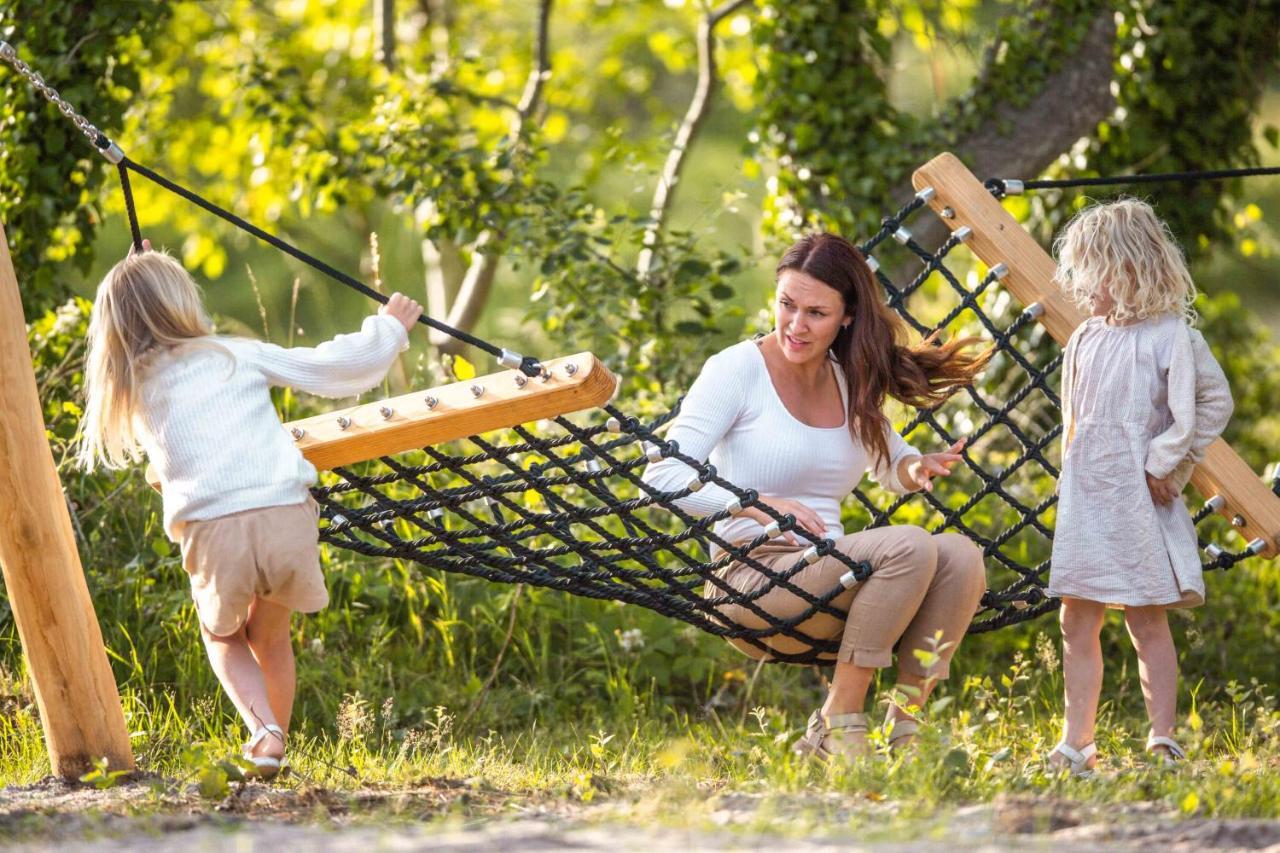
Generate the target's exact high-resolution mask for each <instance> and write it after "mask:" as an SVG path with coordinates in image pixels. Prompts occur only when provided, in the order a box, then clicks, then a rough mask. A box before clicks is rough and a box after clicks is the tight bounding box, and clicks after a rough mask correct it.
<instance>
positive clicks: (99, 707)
mask: <svg viewBox="0 0 1280 853" xmlns="http://www.w3.org/2000/svg"><path fill="white" fill-rule="evenodd" d="M0 400H3V401H4V405H3V406H0V495H3V498H0V568H2V569H3V572H4V584H5V589H6V591H7V592H8V594H9V604H10V606H11V607H12V609H13V618H14V621H15V622H16V623H17V625H18V636H19V637H20V638H21V640H22V650H23V652H24V653H25V654H26V657H27V664H28V667H29V668H30V671H31V681H32V684H33V685H34V687H35V694H36V706H37V707H38V708H39V710H40V723H41V725H42V726H43V727H44V738H45V744H46V746H47V747H48V750H49V763H50V764H51V765H52V767H53V772H54V773H55V774H57V775H59V776H65V777H75V776H79V775H80V774H82V773H84V772H86V771H88V770H89V769H91V768H92V766H93V762H94V761H96V760H98V759H101V758H105V759H107V763H108V765H109V766H110V767H111V768H112V769H116V770H127V769H131V768H132V767H133V753H132V750H131V749H130V746H129V730H128V729H127V728H126V727H125V722H124V712H123V711H122V710H121V708H120V694H119V692H118V691H117V690H116V683H115V680H114V678H113V677H112V674H111V665H110V663H108V661H107V653H106V649H105V648H104V646H103V643H102V631H101V629H100V628H99V627H98V617H97V615H96V614H95V613H94V611H93V602H92V601H91V600H90V599H89V588H88V586H87V584H86V583H85V578H84V570H83V569H82V568H81V565H80V554H79V552H78V551H77V550H76V540H75V535H74V533H73V532H72V528H71V516H70V513H69V512H68V511H67V502H66V498H65V497H64V496H63V493H62V483H61V481H60V480H59V479H58V471H57V469H56V468H55V467H54V464H53V453H52V451H51V450H50V449H49V442H48V440H47V439H46V437H45V425H44V411H43V407H42V406H41V405H40V397H39V394H38V393H37V391H36V380H35V374H34V372H33V369H32V365H31V351H30V350H29V349H28V346H27V327H26V323H25V322H23V316H22V300H21V298H20V295H19V292H18V278H17V275H16V274H15V273H14V271H13V261H12V260H11V258H10V256H9V245H8V243H7V241H6V238H5V234H4V226H3V225H0Z"/></svg>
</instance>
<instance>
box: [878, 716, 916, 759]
mask: <svg viewBox="0 0 1280 853" xmlns="http://www.w3.org/2000/svg"><path fill="white" fill-rule="evenodd" d="M884 722H885V728H886V729H887V730H888V732H889V749H891V750H893V751H894V752H897V751H898V750H900V749H909V748H910V747H911V744H912V743H913V742H914V741H915V737H916V733H917V732H919V731H920V721H919V720H917V719H916V718H915V717H903V718H902V719H900V720H885V721H884Z"/></svg>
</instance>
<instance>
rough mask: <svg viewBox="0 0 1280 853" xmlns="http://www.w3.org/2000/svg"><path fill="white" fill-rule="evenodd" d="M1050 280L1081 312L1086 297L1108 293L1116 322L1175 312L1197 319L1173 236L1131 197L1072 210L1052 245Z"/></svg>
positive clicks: (1086, 306)
mask: <svg viewBox="0 0 1280 853" xmlns="http://www.w3.org/2000/svg"><path fill="white" fill-rule="evenodd" d="M1053 249H1054V254H1055V255H1057V257H1058V269H1057V272H1056V273H1054V277H1053V278H1054V281H1056V282H1057V283H1058V286H1059V287H1061V288H1062V290H1063V292H1064V293H1065V294H1066V295H1067V297H1068V298H1069V299H1071V300H1072V301H1073V302H1075V303H1076V305H1078V306H1079V307H1080V308H1082V309H1084V310H1085V311H1086V312H1087V311H1088V310H1089V298H1090V297H1091V296H1095V295H1098V294H1101V293H1103V292H1104V291H1106V292H1110V294H1111V298H1112V299H1114V300H1115V309H1114V310H1113V312H1112V315H1113V316H1114V317H1115V319H1117V320H1120V321H1126V320H1145V319H1146V318H1148V317H1155V316H1158V315H1161V314H1177V315H1179V316H1181V317H1182V318H1183V320H1185V321H1186V322H1187V323H1194V322H1195V319H1196V313H1195V310H1194V309H1193V308H1192V303H1194V302H1195V298H1196V286H1195V284H1194V283H1193V282H1192V281H1191V273H1190V271H1189V270H1188V269H1187V261H1186V258H1184V257H1183V255H1182V250H1181V249H1180V248H1179V247H1178V244H1177V241H1175V240H1174V239H1173V234H1172V233H1171V232H1170V231H1169V226H1168V225H1166V224H1165V223H1164V222H1163V221H1162V220H1161V219H1160V218H1159V217H1157V216H1156V214H1155V211H1154V210H1152V209H1151V205H1149V204H1147V203H1146V202H1145V201H1140V200H1138V199H1134V198H1122V199H1118V200H1116V201H1111V202H1103V203H1099V204H1093V205H1090V206H1089V207H1086V208H1085V209H1084V210H1082V211H1080V212H1079V213H1077V214H1076V215H1075V216H1074V217H1073V218H1072V220H1071V222H1070V223H1068V224H1067V227H1066V229H1064V230H1063V232H1062V233H1061V234H1060V235H1059V236H1058V239H1057V240H1055V241H1054V244H1053Z"/></svg>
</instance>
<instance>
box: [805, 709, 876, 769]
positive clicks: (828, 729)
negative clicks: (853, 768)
mask: <svg viewBox="0 0 1280 853" xmlns="http://www.w3.org/2000/svg"><path fill="white" fill-rule="evenodd" d="M866 734H867V715H866V714H860V713H859V714H833V715H831V716H830V717H824V716H823V714H822V712H821V711H814V712H813V714H812V715H810V717H809V726H808V728H807V729H805V733H804V734H803V735H801V736H800V740H798V741H796V745H795V746H794V747H792V749H793V750H794V751H795V753H796V754H797V755H811V756H813V757H814V758H816V759H818V760H819V761H827V760H829V759H831V758H832V757H834V756H843V757H844V758H847V759H854V758H858V757H860V756H863V755H866V754H867V752H868V747H867V744H866V741H865V739H864V740H861V741H858V740H854V739H853V738H849V737H846V735H862V736H863V737H864V738H865V736H866Z"/></svg>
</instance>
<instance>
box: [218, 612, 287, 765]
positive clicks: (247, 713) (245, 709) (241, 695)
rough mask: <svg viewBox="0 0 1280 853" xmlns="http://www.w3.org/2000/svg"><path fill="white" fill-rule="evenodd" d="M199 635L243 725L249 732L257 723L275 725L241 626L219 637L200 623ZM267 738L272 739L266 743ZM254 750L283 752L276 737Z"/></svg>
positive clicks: (263, 683)
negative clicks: (232, 632) (231, 632)
mask: <svg viewBox="0 0 1280 853" xmlns="http://www.w3.org/2000/svg"><path fill="white" fill-rule="evenodd" d="M200 635H201V637H203V638H204V647H205V650H206V651H207V652H208V653H209V665H210V666H211V667H213V674H214V675H216V676H217V677H218V681H219V682H220V683H221V684H222V689H223V690H226V691H227V696H229V697H230V698H231V702H232V704H234V705H235V706H236V710H237V711H239V712H240V716H241V718H243V719H244V722H245V725H247V726H248V727H249V730H250V731H256V730H257V729H258V727H260V726H266V725H279V722H278V721H277V719H276V715H275V713H274V712H273V711H272V710H271V700H270V698H269V697H268V694H267V685H266V681H265V680H264V679H263V677H262V669H261V668H260V667H259V666H258V661H257V660H255V659H254V656H253V653H252V652H251V651H250V650H249V641H248V640H247V639H246V637H245V628H244V627H241V628H240V629H239V630H237V631H236V632H235V633H234V634H228V635H227V636H225V637H219V636H216V635H215V634H211V633H210V632H209V629H207V628H205V627H204V625H201V626H200ZM267 741H274V743H271V744H268V743H267ZM255 752H256V753H257V754H259V755H275V756H277V757H278V756H280V755H283V754H284V744H283V743H280V742H279V740H278V739H277V738H266V739H264V741H263V742H262V743H260V744H259V745H258V748H257V749H256V750H255Z"/></svg>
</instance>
